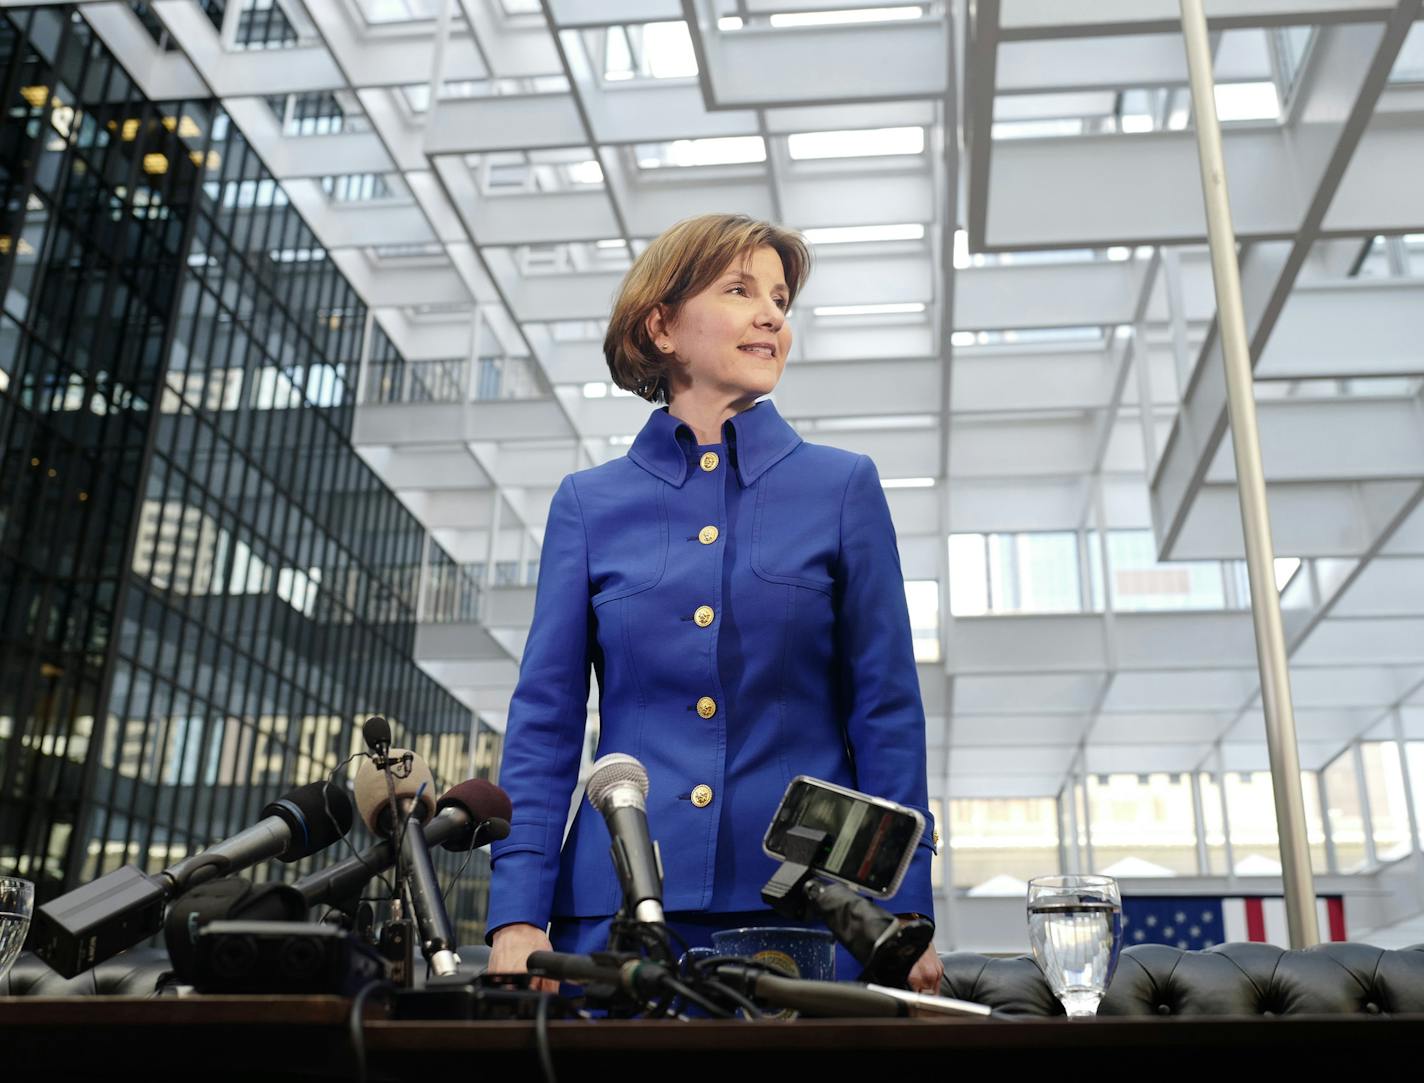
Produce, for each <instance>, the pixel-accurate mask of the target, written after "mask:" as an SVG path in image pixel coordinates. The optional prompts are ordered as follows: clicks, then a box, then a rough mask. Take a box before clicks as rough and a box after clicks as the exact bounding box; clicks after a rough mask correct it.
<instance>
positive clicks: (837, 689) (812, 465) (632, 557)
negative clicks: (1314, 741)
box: [488, 215, 941, 992]
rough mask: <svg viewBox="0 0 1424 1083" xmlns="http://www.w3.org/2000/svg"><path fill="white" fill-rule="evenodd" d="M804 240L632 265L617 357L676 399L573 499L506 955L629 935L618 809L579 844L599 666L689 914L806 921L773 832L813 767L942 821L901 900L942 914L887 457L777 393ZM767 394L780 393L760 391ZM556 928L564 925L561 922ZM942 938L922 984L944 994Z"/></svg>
mask: <svg viewBox="0 0 1424 1083" xmlns="http://www.w3.org/2000/svg"><path fill="white" fill-rule="evenodd" d="M809 262H810V260H809V253H808V251H807V249H806V246H805V243H804V242H803V241H802V239H801V238H800V236H799V235H797V234H795V233H791V232H789V231H786V230H782V229H780V228H778V227H776V226H773V225H770V224H767V223H765V222H758V221H755V220H753V219H750V218H746V217H743V216H739V215H704V216H702V217H699V218H692V219H688V220H686V221H683V222H680V223H678V224H677V225H675V226H673V227H672V228H671V229H669V230H668V231H667V232H665V233H663V234H662V235H661V236H660V237H658V238H657V239H656V240H655V241H653V243H652V244H651V245H650V246H649V247H648V248H647V249H646V250H645V251H644V252H643V253H642V254H641V255H640V256H639V257H638V259H637V261H636V262H635V264H634V265H633V267H632V269H631V270H630V271H629V272H628V275H627V277H626V278H625V279H624V282H623V286H622V290H621V293H620V295H619V297H618V300H617V302H616V304H615V306H614V310H613V313H612V317H611V319H610V322H609V327H608V334H607V338H606V339H605V341H604V353H605V355H606V357H607V359H608V365H609V369H610V371H611V372H612V375H613V380H614V382H615V383H617V384H618V385H619V386H620V387H623V388H625V389H627V390H630V391H633V392H635V393H637V394H639V395H641V396H643V397H644V398H646V399H649V400H650V401H652V402H655V403H656V402H665V403H666V404H667V405H666V406H665V407H664V408H663V409H659V410H654V411H653V412H652V413H651V414H650V415H649V417H648V421H647V424H645V425H644V426H643V429H642V431H641V432H640V433H639V434H638V436H637V438H636V439H635V440H634V441H633V445H632V447H631V448H630V449H629V451H628V454H627V456H626V457H625V458H621V459H616V460H613V461H611V462H608V463H605V464H603V465H602V466H597V467H594V468H592V469H589V470H582V471H579V472H577V473H575V474H571V475H569V476H568V477H566V478H565V479H564V481H563V483H562V484H561V485H560V486H559V489H558V491H557V492H556V493H555V494H554V498H553V502H552V503H551V505H550V508H549V519H548V526H547V529H546V532H545V536H544V546H543V550H542V553H541V557H540V566H539V588H538V594H537V598H536V601H535V607H534V620H533V624H532V626H531V628H530V632H529V639H528V642H527V643H526V645H525V648H524V656H523V661H522V663H521V666H520V674H519V683H518V686H517V688H516V689H515V693H514V696H513V698H512V699H511V701H510V706H509V722H508V727H507V730H506V735H505V746H504V760H503V765H502V767H501V773H500V783H501V785H502V786H503V787H504V788H505V789H506V790H507V791H508V792H509V795H510V797H511V798H512V800H513V802H514V820H513V825H512V828H511V831H510V834H509V837H508V838H507V839H505V840H504V841H502V842H499V843H496V844H495V845H494V847H493V851H492V852H493V858H494V865H493V874H492V880H491V884H490V909H489V920H488V929H489V931H490V934H489V935H490V938H491V942H492V944H493V952H492V955H491V960H490V969H491V970H493V971H515V970H522V969H523V967H524V961H525V959H526V958H527V956H528V953H529V952H530V951H535V950H540V949H547V948H549V946H550V943H551V939H552V943H553V944H555V945H557V946H558V947H559V949H560V950H565V951H580V952H582V951H588V950H592V949H602V948H604V947H606V946H607V940H608V930H609V923H610V921H611V919H612V915H613V914H614V913H615V912H616V911H617V910H618V907H619V902H620V891H619V885H618V880H617V877H616V875H615V873H614V869H613V864H612V861H611V859H610V857H609V837H608V831H607V828H606V826H605V824H604V821H603V818H602V817H601V816H600V815H599V814H598V813H597V812H595V811H594V810H593V809H591V808H590V807H588V805H587V804H586V803H582V802H581V803H580V810H579V813H578V815H577V816H576V818H575V821H574V824H573V827H572V829H571V830H570V832H569V835H568V839H567V841H564V842H563V844H562V846H561V840H563V835H564V826H565V821H566V818H567V813H568V809H569V804H570V800H571V798H572V795H573V789H574V787H575V785H576V784H577V781H578V769H579V763H580V758H581V751H582V747H583V736H584V724H585V718H586V706H587V703H588V698H589V688H590V683H589V682H590V673H592V674H593V675H594V676H595V677H596V678H597V680H598V688H599V715H600V719H601V730H600V734H599V747H598V754H599V755H603V754H606V753H609V752H626V753H629V754H631V755H633V756H636V757H637V758H638V759H639V760H641V761H642V762H643V764H644V765H645V766H646V767H647V769H648V775H649V780H650V787H649V793H648V825H649V829H650V831H651V832H652V834H653V837H654V838H655V839H657V840H658V843H659V848H660V850H661V853H662V860H663V868H664V896H663V904H664V908H665V910H666V911H667V914H668V922H669V924H670V925H671V926H672V927H673V928H674V929H675V930H676V931H678V932H679V933H680V934H681V935H682V936H683V937H684V938H685V939H687V940H688V942H689V943H691V944H698V943H708V942H709V940H708V938H709V936H710V934H711V932H712V931H713V930H715V929H720V928H728V927H734V926H741V925H747V924H784V922H783V921H782V920H781V919H780V918H778V917H776V915H774V914H773V913H772V912H770V911H768V910H766V909H765V907H764V904H763V903H762V901H761V895H760V889H761V887H762V885H763V884H764V883H765V882H766V881H767V880H768V879H769V878H770V876H771V875H772V873H773V872H774V871H775V869H776V862H774V861H772V860H771V859H770V858H768V857H767V856H766V855H765V854H764V853H762V849H761V839H762V836H763V834H764V833H765V831H766V828H767V825H768V824H769V823H770V822H771V818H772V813H773V811H774V810H775V808H776V805H777V803H778V801H779V800H780V798H781V795H782V794H783V792H784V791H785V790H786V787H787V784H788V783H789V782H790V780H791V779H792V778H793V777H794V776H796V775H798V774H806V775H812V776H814V777H816V778H822V779H827V780H829V781H831V782H836V783H839V784H842V785H845V786H849V787H852V788H854V789H858V790H863V791H866V792H868V793H873V794H877V795H880V796H883V797H888V798H890V799H891V800H894V801H898V802H900V803H901V804H905V805H910V806H913V807H914V808H917V809H919V810H920V812H921V813H922V814H923V815H924V816H925V821H926V824H927V825H928V826H927V828H926V831H925V838H924V840H923V842H922V843H921V845H920V847H919V848H918V851H917V853H916V855H915V857H914V859H913V861H912V864H911V865H910V868H909V870H908V872H907V874H906V877H905V881H904V884H903V885H902V887H901V889H900V891H899V893H898V894H897V895H896V896H895V898H894V899H893V900H891V901H890V902H889V906H890V908H891V909H892V910H894V911H896V912H898V913H916V914H923V915H933V913H934V909H933V899H932V894H931V887H930V857H931V855H932V853H933V847H934V841H933V839H934V838H935V837H936V836H935V835H934V833H933V821H932V819H931V817H930V814H929V809H928V807H927V805H928V800H927V789H926V775H925V726H924V711H923V708H922V706H921V703H920V692H919V683H918V680H917V677H916V672H915V660H914V653H913V649H912V646H911V639H910V624H909V615H908V612H907V609H906V605H905V594H904V586H903V578H902V574H901V571H900V561H899V555H898V551H897V549H896V544H895V532H894V527H893V526H892V524H891V521H890V511H889V507H888V506H887V504H886V501H885V496H884V493H883V492H882V490H881V487H880V480H879V477H878V476H877V474H876V470H875V465H874V464H873V463H872V462H871V461H870V459H868V458H867V457H865V456H864V455H856V454H852V453H850V452H847V451H842V450H839V449H836V448H830V447H822V446H819V445H816V444H808V443H806V442H804V441H803V440H802V439H801V438H800V437H799V436H797V435H796V432H795V431H794V430H793V429H792V428H791V426H790V425H788V424H787V423H786V422H785V421H784V420H783V419H782V418H781V416H780V415H779V414H778V413H777V412H776V407H775V406H774V405H772V403H771V402H770V401H769V400H764V399H762V398H761V397H762V396H764V395H767V394H769V393H770V392H771V391H772V390H773V389H774V388H775V387H776V383H777V380H778V379H779V378H780V376H781V372H782V369H783V368H784V366H785V364H786V357H787V352H788V350H789V349H790V346H791V325H790V324H789V323H788V322H787V310H788V309H789V308H790V306H791V303H792V301H793V300H794V299H795V297H796V293H797V291H798V290H799V289H800V288H801V286H802V285H803V284H804V282H805V278H806V273H807V271H808V269H809ZM758 400H761V401H758ZM551 921H552V929H551V931H550V933H549V934H548V935H546V933H545V929H546V926H549V924H550V922H551ZM940 973H941V971H940V966H939V959H938V956H937V955H935V953H934V951H933V949H931V950H929V951H927V952H926V953H925V955H924V957H923V958H922V959H921V960H920V962H919V963H918V964H917V965H916V967H915V969H914V971H913V972H912V974H911V976H910V984H911V987H912V988H915V989H918V990H923V991H927V992H938V989H939V978H940Z"/></svg>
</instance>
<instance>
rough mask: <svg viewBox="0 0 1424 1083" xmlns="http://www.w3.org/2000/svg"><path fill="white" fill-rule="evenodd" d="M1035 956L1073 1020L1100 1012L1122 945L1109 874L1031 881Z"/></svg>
mask: <svg viewBox="0 0 1424 1083" xmlns="http://www.w3.org/2000/svg"><path fill="white" fill-rule="evenodd" d="M1028 938H1029V943H1030V944H1032V945H1033V957H1034V959H1036V960H1037V961H1038V967H1039V969H1040V970H1042V971H1043V976H1044V978H1045V979H1046V980H1047V981H1048V986H1049V988H1050V989H1052V990H1053V994H1054V996H1056V997H1057V998H1058V999H1059V1000H1061V1001H1062V1002H1063V1008H1064V1010H1065V1011H1066V1012H1067V1013H1068V1015H1069V1016H1070V1017H1071V1018H1076V1017H1079V1016H1087V1015H1096V1014H1097V1012H1098V1002H1099V1001H1100V1000H1102V999H1103V994H1104V993H1106V992H1107V991H1108V983H1109V982H1110V981H1112V976H1113V971H1114V970H1116V969H1117V955H1118V951H1119V950H1120V949H1121V948H1122V896H1121V895H1119V894H1118V889H1117V881H1116V880H1114V879H1113V878H1112V877H1111V876H1040V877H1038V878H1037V879H1034V880H1030V881H1029V883H1028Z"/></svg>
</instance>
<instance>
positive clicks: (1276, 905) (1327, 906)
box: [1221, 895, 1346, 948]
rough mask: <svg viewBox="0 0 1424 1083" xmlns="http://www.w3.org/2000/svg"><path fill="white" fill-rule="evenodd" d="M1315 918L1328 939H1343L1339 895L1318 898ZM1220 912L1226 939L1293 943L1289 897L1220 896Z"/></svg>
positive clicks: (1286, 945)
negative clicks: (1287, 915)
mask: <svg viewBox="0 0 1424 1083" xmlns="http://www.w3.org/2000/svg"><path fill="white" fill-rule="evenodd" d="M1315 914H1316V920H1317V921H1319V922H1320V933H1321V937H1322V939H1325V940H1344V939H1346V936H1345V901H1344V900H1343V899H1341V898H1340V897H1339V896H1338V895H1332V896H1329V897H1328V898H1317V899H1316V900H1315ZM1221 915H1222V920H1223V922H1224V923H1225V926H1226V929H1225V932H1226V940H1227V943H1232V944H1235V943H1240V942H1242V941H1251V942H1252V943H1256V944H1275V945H1277V946H1278V947H1282V948H1288V947H1290V930H1289V927H1288V926H1287V924H1286V901H1285V900H1284V899H1282V898H1279V897H1277V898H1262V897H1261V896H1259V895H1251V896H1245V897H1240V896H1238V897H1234V898H1225V899H1222V900H1221Z"/></svg>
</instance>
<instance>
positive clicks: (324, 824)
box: [31, 782, 354, 978]
mask: <svg viewBox="0 0 1424 1083" xmlns="http://www.w3.org/2000/svg"><path fill="white" fill-rule="evenodd" d="M323 790H326V793H325V794H323ZM328 808H329V809H330V815H328V812H327V810H328ZM353 818H354V812H353V809H352V807H351V799H350V798H349V797H347V796H346V794H345V792H344V791H342V790H339V789H335V788H330V789H327V788H326V786H325V784H324V783H321V782H312V783H308V784H307V785H305V786H299V787H297V788H296V789H295V790H293V791H292V792H291V793H289V794H287V795H286V796H285V797H282V798H279V799H278V800H276V801H273V802H272V803H271V804H269V805H268V806H267V807H266V808H264V809H263V810H262V819H260V820H259V821H258V822H257V823H256V824H254V825H253V826H252V827H249V828H248V829H247V830H246V831H241V832H239V833H238V834H236V835H234V836H233V837H232V838H230V839H224V840H223V841H222V842H220V843H218V844H217V845H215V846H212V847H209V848H208V849H206V850H203V851H202V852H200V853H197V854H194V855H192V856H191V857H186V858H184V859H183V860H182V861H179V862H178V863H177V864H175V865H170V866H169V867H168V868H166V869H164V870H163V871H162V872H160V873H158V874H157V875H156V876H149V875H148V874H146V873H144V872H142V871H140V870H139V869H137V868H135V867H134V866H133V865H125V866H123V867H122V868H119V869H116V870H115V871H113V872H111V873H109V874H108V875H106V876H101V877H99V879H97V880H95V881H94V882H93V883H90V884H85V885H84V886H83V887H80V888H75V889H74V890H73V891H70V892H67V893H66V894H64V895H61V896H59V898H57V899H52V900H50V901H49V902H47V903H45V904H44V905H43V906H41V907H39V909H37V910H36V911H35V918H34V929H33V932H32V934H31V935H32V936H33V943H34V950H35V954H37V955H38V956H39V957H40V958H41V959H43V960H44V961H45V962H46V963H48V964H49V965H50V966H51V967H52V968H54V969H55V970H57V971H58V972H59V973H61V974H63V975H64V976H65V977H67V978H72V977H74V975H76V974H78V973H79V972H80V971H81V970H87V969H88V968H89V967H91V966H94V965H96V964H98V963H102V962H103V961H104V960H105V959H109V958H112V957H113V956H115V955H117V954H118V953H119V952H121V951H123V950H125V949H126V948H131V947H133V946H134V945H135V944H137V943H139V942H140V941H141V940H144V939H146V938H147V937H149V936H152V935H153V934H154V933H156V932H158V931H159V929H161V928H162V927H163V912H164V908H165V906H166V904H167V903H168V901H169V900H170V899H173V898H176V897H177V896H179V895H181V894H183V892H185V891H187V890H188V889H189V888H193V887H196V886H198V885H199V884H204V883H207V882H208V881H209V880H215V879H217V878H218V877H220V876H227V875H229V874H230V873H235V872H240V871H241V870H242V869H245V868H248V867H250V866H252V865H256V864H258V863H260V862H262V861H267V860H270V859H271V858H277V859H278V860H279V861H287V862H292V861H300V860H301V859H302V858H304V857H310V856H311V855H312V854H314V853H316V852H317V851H319V850H323V849H325V848H326V847H327V846H330V845H331V844H332V843H333V842H335V841H336V840H337V839H339V838H341V837H342V836H344V835H345V834H346V833H347V832H348V831H350V830H351V822H352V820H353Z"/></svg>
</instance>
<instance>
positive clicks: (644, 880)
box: [586, 752, 665, 925]
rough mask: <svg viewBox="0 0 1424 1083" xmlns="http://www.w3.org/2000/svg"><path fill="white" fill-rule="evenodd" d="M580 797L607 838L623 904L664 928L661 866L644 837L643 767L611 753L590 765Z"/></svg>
mask: <svg viewBox="0 0 1424 1083" xmlns="http://www.w3.org/2000/svg"><path fill="white" fill-rule="evenodd" d="M586 793H587V795H588V803H589V804H590V805H592V806H593V807H594V808H596V809H597V810H598V811H599V812H600V813H602V815H603V819H604V820H605V821H606V822H607V824H608V834H609V835H611V836H612V838H613V865H614V867H615V868H616V869H617V870H618V880H619V882H620V883H621V884H622V885H623V904H624V906H625V907H626V908H627V910H628V911H629V912H630V913H631V914H632V915H633V917H634V918H635V919H636V920H637V921H641V922H645V923H649V924H659V925H661V924H664V923H665V919H664V917H663V874H662V863H661V862H660V861H659V860H658V853H657V849H656V847H655V845H654V843H653V840H652V837H651V836H650V835H649V834H648V806H647V796H648V771H647V769H646V768H645V767H644V766H643V765H642V764H641V763H639V762H638V761H637V760H636V759H634V758H633V757H632V756H628V755H625V754H623V753H621V752H614V753H611V754H609V755H607V756H604V757H603V758H601V759H600V760H599V761H598V762H597V763H595V764H594V765H593V774H592V775H590V776H589V780H588V786H587V789H586Z"/></svg>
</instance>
